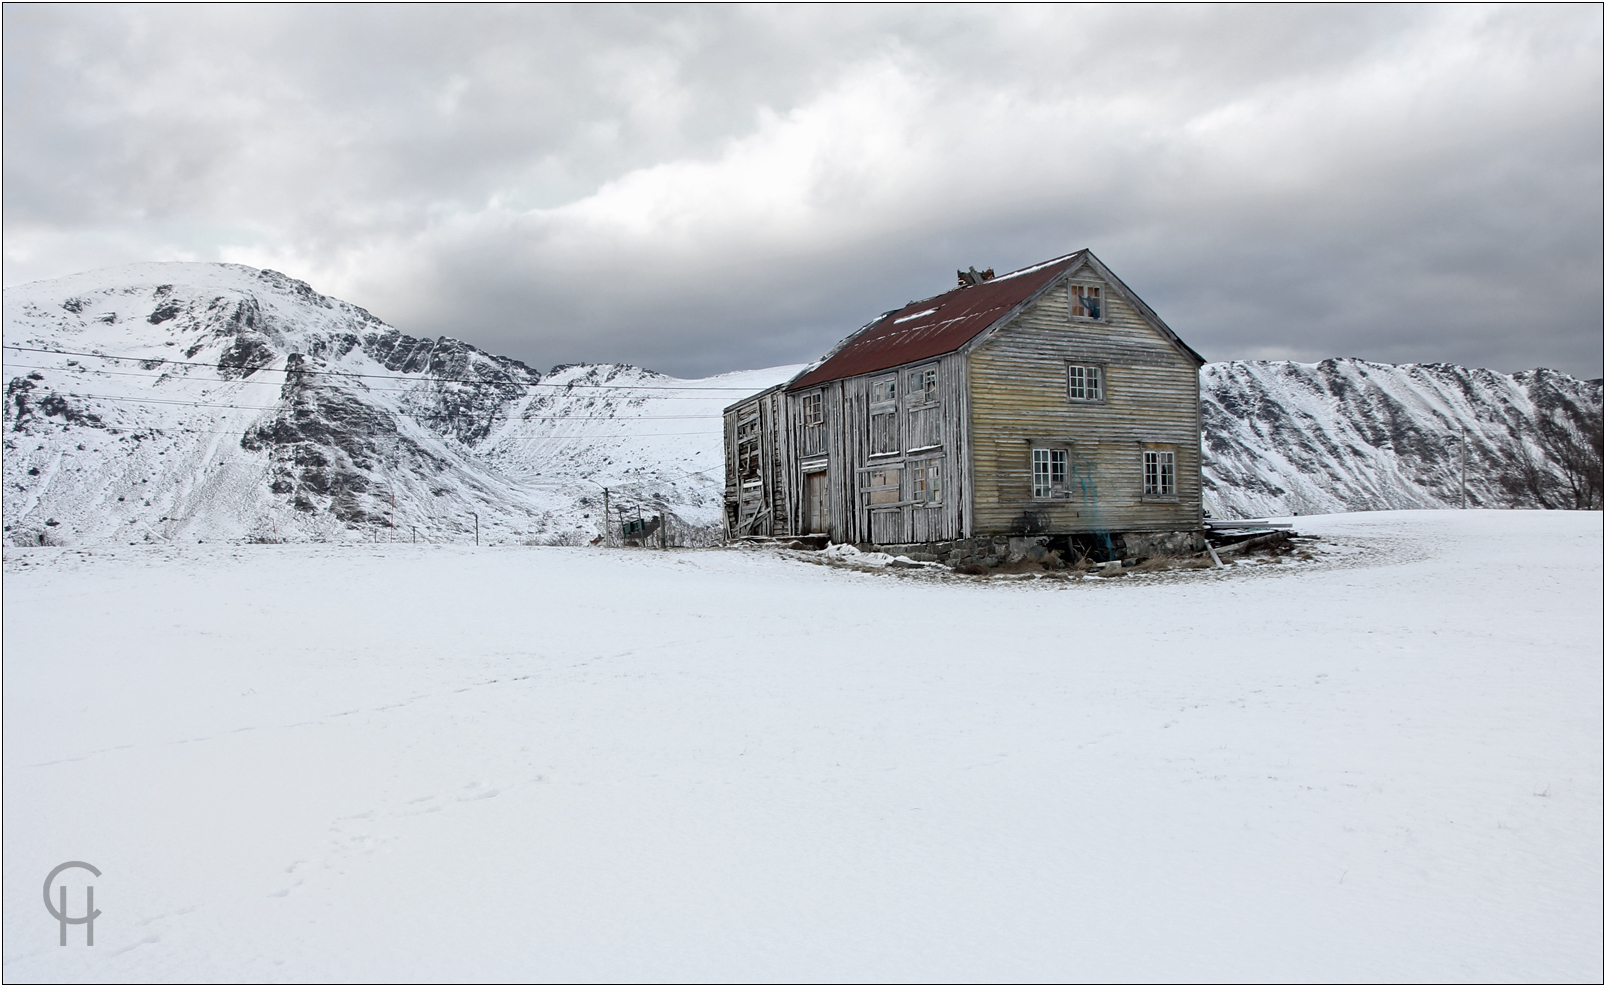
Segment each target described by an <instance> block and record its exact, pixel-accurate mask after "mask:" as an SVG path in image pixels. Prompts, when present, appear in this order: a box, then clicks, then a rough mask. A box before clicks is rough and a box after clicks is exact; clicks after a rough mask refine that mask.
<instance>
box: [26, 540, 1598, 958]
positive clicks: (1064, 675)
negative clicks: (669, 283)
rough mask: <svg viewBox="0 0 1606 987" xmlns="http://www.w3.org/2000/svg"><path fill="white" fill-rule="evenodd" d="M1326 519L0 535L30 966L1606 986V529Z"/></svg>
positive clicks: (27, 956) (27, 954)
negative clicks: (842, 547)
mask: <svg viewBox="0 0 1606 987" xmlns="http://www.w3.org/2000/svg"><path fill="white" fill-rule="evenodd" d="M1297 520H1298V525H1299V528H1300V530H1301V531H1302V532H1305V533H1314V534H1320V535H1322V536H1323V537H1324V538H1325V539H1326V540H1328V541H1329V542H1330V543H1332V544H1333V545H1334V549H1333V555H1332V557H1333V558H1335V559H1343V560H1346V561H1343V562H1334V563H1331V564H1326V565H1314V566H1264V567H1260V568H1258V569H1253V570H1251V569H1249V568H1240V569H1235V570H1233V571H1230V572H1226V573H1221V572H1211V571H1201V572H1198V573H1181V574H1177V573H1173V574H1169V575H1168V576H1166V577H1164V578H1154V579H1151V578H1146V577H1143V576H1131V577H1127V578H1125V579H1121V580H1113V581H1103V580H1096V579H1089V580H1083V581H1080V582H1073V583H1058V582H1056V583H1047V582H1041V583H1029V582H1005V581H1003V580H985V581H970V580H963V579H959V578H957V577H956V578H954V579H952V580H934V579H931V578H929V577H925V576H919V575H914V576H906V575H898V574H891V573H857V572H848V571H843V570H840V569H832V568H826V567H822V566H813V565H803V564H798V563H796V562H790V561H787V560H785V559H781V558H777V557H774V556H771V555H767V554H764V553H755V552H723V551H710V552H667V553H659V552H650V551H634V552H632V551H618V550H615V551H602V550H593V549H577V548H570V549H563V548H548V549H538V548H497V549H481V550H479V551H475V550H473V549H471V548H465V547H457V546H416V547H415V546H411V545H394V546H376V545H345V546H333V545H259V546H232V547H227V546H212V545H200V546H187V547H184V548H182V549H178V548H172V547H161V548H145V547H140V548H114V549H105V550H102V549H94V550H73V549H22V550H19V549H12V548H7V549H6V550H5V552H6V554H5V590H6V592H5V597H4V616H5V624H4V627H5V641H4V643H5V646H6V661H5V665H4V714H5V715H4V742H5V743H4V769H5V771H4V797H5V809H6V811H5V821H4V850H5V856H4V873H3V889H4V892H3V893H4V945H5V966H4V973H5V978H6V979H7V980H9V981H21V980H126V979H177V980H195V979H219V980H241V979H262V980H314V979H336V980H339V979H360V980H384V979H400V980H427V979H445V980H453V981H461V980H472V979H487V980H497V979H535V980H569V979H579V980H606V979H667V980H697V979H716V980H724V981H731V980H777V979H780V980H853V979H871V980H922V979H930V980H935V979H944V980H953V979H958V980H977V979H981V980H1010V979H1026V980H1044V979H1058V980H1064V979H1072V980H1101V979H1117V980H1144V979H1158V980H1178V979H1186V980H1236V979H1248V980H1391V979H1400V980H1429V979H1432V980H1561V981H1571V980H1589V979H1598V978H1599V977H1600V976H1601V973H1602V934H1601V928H1602V894H1601V878H1602V854H1601V831H1602V809H1601V805H1602V763H1601V735H1602V700H1601V695H1602V665H1601V643H1602V629H1601V621H1602V606H1601V589H1602V573H1601V555H1602V537H1601V517H1600V515H1599V514H1572V513H1568V514H1560V513H1556V514H1550V513H1529V512H1400V513H1382V514H1369V515H1344V516H1332V517H1321V518H1299V519H1297ZM70 859H78V860H87V861H90V862H92V863H94V864H95V865H97V866H98V867H100V868H101V869H102V871H103V872H104V874H103V876H102V877H101V878H98V879H96V904H97V906H98V907H99V908H101V909H102V911H103V913H104V914H103V915H102V917H101V918H100V919H99V920H98V921H97V924H96V945H95V946H94V947H85V946H84V945H83V938H82V933H83V928H82V926H77V927H74V928H72V929H71V930H70V932H69V943H70V944H69V946H68V947H66V948H63V947H60V946H59V945H58V944H57V942H58V939H57V937H58V931H59V930H58V926H57V924H56V922H55V921H54V920H53V919H52V918H51V917H50V916H49V915H48V914H47V913H46V912H45V909H44V907H43V902H42V901H41V900H40V888H41V882H42V881H43V878H44V875H45V874H46V873H47V872H48V871H49V870H50V868H51V867H53V866H54V865H56V864H57V863H60V862H61V861H63V860H70ZM74 893H75V894H77V893H78V892H76V891H75V892H74ZM74 900H75V902H81V898H75V899H74ZM74 907H81V905H77V904H75V906H74Z"/></svg>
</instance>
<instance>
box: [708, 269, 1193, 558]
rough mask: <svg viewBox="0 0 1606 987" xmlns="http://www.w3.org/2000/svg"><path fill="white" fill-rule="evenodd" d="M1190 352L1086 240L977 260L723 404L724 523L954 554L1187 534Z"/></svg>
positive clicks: (1184, 543) (1120, 543)
mask: <svg viewBox="0 0 1606 987" xmlns="http://www.w3.org/2000/svg"><path fill="white" fill-rule="evenodd" d="M1203 363H1204V359H1203V358H1202V357H1201V356H1199V354H1198V353H1195V352H1194V351H1193V350H1192V349H1191V348H1189V346H1188V345H1187V344H1186V343H1184V342H1183V341H1182V340H1181V339H1179V338H1178V337H1177V335H1176V333H1174V332H1172V331H1171V329H1170V328H1169V327H1168V326H1167V325H1166V324H1165V322H1164V321H1162V320H1161V318H1160V317H1159V316H1158V315H1156V314H1155V313H1154V311H1153V310H1152V309H1150V308H1149V306H1148V305H1146V304H1144V302H1143V300H1142V299H1140V298H1138V296H1137V295H1136V294H1134V293H1133V292H1132V290H1131V289H1130V288H1128V287H1127V286H1126V285H1125V284H1123V283H1122V282H1121V280H1120V279H1119V278H1117V277H1116V276H1115V275H1114V274H1112V273H1111V272H1110V271H1109V269H1108V268H1106V267H1105V266H1104V265H1103V263H1101V262H1100V261H1099V259H1098V258H1097V257H1095V256H1093V253H1092V252H1091V251H1088V250H1081V251H1078V252H1076V253H1073V254H1069V255H1067V256H1064V257H1058V258H1055V259H1054V260H1051V261H1046V262H1044V263H1041V264H1036V265H1033V266H1031V267H1027V268H1024V269H1022V270H1019V271H1015V272H1013V273H1010V274H1004V275H1000V276H997V277H994V276H992V272H991V271H985V272H977V271H976V270H975V269H974V268H971V269H970V270H969V271H966V272H961V273H960V275H959V286H958V287H957V288H955V289H954V290H952V291H949V292H947V293H946V294H942V295H938V296H936V297H934V298H928V299H925V300H923V301H918V302H910V303H909V304H908V305H905V306H903V307H902V308H900V309H895V310H893V311H890V312H887V313H885V314H884V315H882V316H881V317H879V318H877V319H876V320H875V321H873V322H871V323H870V324H869V325H867V326H865V327H864V328H862V329H860V330H859V331H858V332H856V333H854V334H853V335H851V336H849V337H848V338H847V339H845V340H843V341H842V342H841V343H839V344H837V346H836V348H835V349H833V350H832V351H831V352H829V353H827V354H826V355H825V357H824V358H822V359H821V360H820V361H818V362H817V363H815V364H813V365H811V366H809V367H807V368H805V369H804V370H803V372H801V373H799V374H798V375H797V376H796V377H794V378H793V379H791V380H789V381H787V382H786V383H784V384H780V385H777V386H775V387H772V388H770V389H768V390H766V391H763V392H761V393H759V394H756V395H753V396H752V397H749V398H745V399H743V400H741V401H738V402H736V403H735V404H733V405H731V406H730V407H728V408H727V409H725V508H726V522H727V524H728V526H729V529H730V532H731V533H732V534H733V535H745V534H768V535H781V536H790V535H801V534H808V533H822V534H826V535H829V537H830V538H831V540H833V541H837V542H848V543H853V544H857V545H860V546H861V547H864V546H876V547H877V548H881V549H885V550H892V551H896V552H899V553H902V554H908V555H910V556H911V557H914V558H926V559H929V560H934V561H945V562H954V563H959V562H967V561H973V562H983V563H993V562H996V561H998V560H1000V559H1003V558H1006V557H1021V556H1026V557H1031V558H1039V557H1042V556H1043V555H1044V554H1046V553H1047V552H1049V551H1055V550H1059V551H1061V552H1062V553H1063V552H1065V551H1067V550H1075V551H1077V552H1082V553H1090V554H1092V555H1093V556H1094V557H1096V558H1110V557H1115V556H1124V555H1131V554H1143V555H1152V554H1161V553H1165V552H1175V551H1191V550H1198V549H1200V548H1202V547H1203V536H1202V534H1201V531H1202V524H1201V501H1200V472H1199V469H1200V462H1199V459H1200V448H1199V373H1198V371H1199V367H1200V366H1201V365H1203Z"/></svg>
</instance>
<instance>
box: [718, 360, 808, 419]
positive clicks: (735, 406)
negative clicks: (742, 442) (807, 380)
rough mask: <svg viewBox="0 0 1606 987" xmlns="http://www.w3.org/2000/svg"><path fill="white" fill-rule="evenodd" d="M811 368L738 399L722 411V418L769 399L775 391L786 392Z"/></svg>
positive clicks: (805, 368)
mask: <svg viewBox="0 0 1606 987" xmlns="http://www.w3.org/2000/svg"><path fill="white" fill-rule="evenodd" d="M812 366H814V364H809V367H812ZM809 367H804V368H803V369H802V370H799V371H798V372H797V373H795V374H793V375H792V376H790V377H788V378H786V379H785V380H783V381H781V382H780V383H778V384H771V385H770V386H768V387H766V388H764V389H763V390H762V391H754V392H753V393H751V394H749V395H748V396H747V397H745V398H738V399H737V400H735V401H732V402H731V403H730V404H727V405H726V406H725V407H724V408H723V409H722V410H721V411H720V416H721V417H723V416H725V415H728V414H730V413H731V412H733V411H736V410H738V409H740V408H741V407H742V406H743V405H746V404H752V403H753V402H754V401H757V400H758V399H759V398H762V397H768V396H769V395H770V394H771V393H773V392H775V391H780V390H785V389H786V388H787V386H788V385H790V384H791V383H792V381H794V380H797V379H798V378H799V377H801V376H802V375H803V374H806V373H808V371H809Z"/></svg>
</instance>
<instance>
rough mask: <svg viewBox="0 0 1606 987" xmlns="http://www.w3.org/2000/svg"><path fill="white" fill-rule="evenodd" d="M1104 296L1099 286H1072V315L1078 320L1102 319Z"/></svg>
mask: <svg viewBox="0 0 1606 987" xmlns="http://www.w3.org/2000/svg"><path fill="white" fill-rule="evenodd" d="M1102 296H1103V292H1101V291H1100V290H1099V287H1098V286H1097V285H1091V284H1073V285H1071V315H1073V316H1075V317H1076V318H1078V319H1098V318H1102V317H1103V313H1104V299H1103V297H1102Z"/></svg>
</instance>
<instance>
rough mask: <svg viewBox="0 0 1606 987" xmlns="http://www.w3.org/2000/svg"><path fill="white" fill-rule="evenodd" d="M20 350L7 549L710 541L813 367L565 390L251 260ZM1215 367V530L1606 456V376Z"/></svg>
mask: <svg viewBox="0 0 1606 987" xmlns="http://www.w3.org/2000/svg"><path fill="white" fill-rule="evenodd" d="M4 336H5V343H6V346H7V347H8V348H7V349H6V351H5V376H6V407H5V425H4V428H5V442H4V465H5V495H4V499H3V503H4V515H5V532H6V540H7V541H8V542H9V543H11V544H34V545H37V544H41V542H43V543H48V544H81V543H93V542H99V541H120V542H129V541H134V542H138V541H189V540H255V541H307V540H357V541H361V540H372V539H375V538H389V537H391V536H392V532H394V536H395V537H398V538H404V539H410V538H413V537H415V536H416V537H418V538H419V539H420V540H429V541H445V540H449V541H465V540H469V539H472V538H473V537H474V531H475V526H476V516H477V523H478V527H479V531H480V536H481V539H482V541H485V542H487V543H510V542H511V543H517V542H540V541H553V540H558V541H573V540H577V539H580V538H590V537H592V536H593V535H595V534H596V532H597V531H598V530H599V527H600V519H601V502H600V501H601V492H602V489H601V488H602V486H603V485H606V486H608V487H609V488H610V489H611V490H612V491H613V495H612V496H613V501H612V502H613V504H614V505H616V506H617V505H620V504H623V505H625V506H627V507H629V508H631V509H632V510H640V511H641V512H643V513H650V512H654V511H656V510H658V509H659V508H660V507H664V508H667V509H669V510H671V511H673V512H674V513H675V514H676V515H677V516H679V517H681V518H684V519H686V520H687V521H688V522H690V523H693V524H702V525H707V526H709V527H710V528H712V527H713V526H716V525H717V524H718V522H719V517H720V497H721V496H722V486H723V475H722V469H723V465H722V464H723V456H722V447H721V443H722V437H721V429H720V418H719V415H720V410H721V409H722V408H723V407H724V406H726V405H727V404H730V403H731V402H733V401H735V400H737V399H739V398H740V397H742V396H744V395H746V394H749V393H753V392H755V391H758V390H761V389H763V388H765V387H768V386H770V385H771V384H774V383H777V382H779V381H781V380H785V379H787V378H788V377H790V376H792V375H793V374H794V373H795V372H796V371H797V370H798V369H799V368H798V367H775V368H771V369H768V370H754V371H746V372H742V373H733V374H724V375H721V376H718V377H710V378H707V379H703V380H677V379H675V378H671V377H665V376H663V375H661V374H656V373H653V372H651V371H648V370H642V369H640V368H638V367H629V366H619V365H576V366H568V367H562V368H554V369H553V370H552V371H550V372H548V373H545V374H543V373H540V372H538V371H537V370H534V369H532V368H530V367H527V366H525V365H524V364H522V363H519V362H518V361H516V360H510V359H507V358H506V357H499V356H495V355H492V354H489V353H486V352H484V351H482V350H480V349H477V348H476V347H474V346H471V345H469V344H467V343H464V342H461V341H459V340H455V339H449V338H446V337H442V338H439V339H419V338H415V337H412V336H408V335H406V334H404V333H402V332H400V331H399V330H397V329H396V328H394V327H392V326H389V325H387V324H385V323H384V322H382V321H381V320H379V319H377V318H375V317H374V316H373V315H371V314H369V313H368V312H367V311H365V310H363V309H361V308H358V307H357V306H354V305H350V304H348V303H346V302H342V301H339V300H337V299H333V298H329V297H327V296H325V295H322V294H319V293H318V292H317V291H314V290H313V289H312V288H311V287H309V286H308V285H306V284H305V283H303V282H300V281H297V280H295V279H293V278H289V277H286V276H284V275H282V274H279V273H277V272H274V271H258V270H256V269H254V268H249V267H244V266H241V265H236V264H187V263H175V264H137V265H131V266H128V267H122V268H115V269H110V270H103V271H94V272H89V273H86V274H80V275H74V276H72V277H68V278H60V279H57V280H53V281H44V282H36V283H34V284H28V285H22V286H19V287H16V288H8V289H6V291H5V330H4ZM41 351H48V352H41ZM1202 373H1203V377H1202V383H1203V407H1202V413H1203V420H1204V427H1205V440H1204V442H1205V490H1206V506H1207V508H1208V509H1210V510H1211V511H1212V512H1213V513H1215V514H1216V515H1218V516H1229V515H1236V516H1249V515H1266V514H1288V513H1312V512H1327V511H1350V510H1369V509H1381V508H1402V507H1447V506H1455V505H1456V504H1458V503H1459V502H1460V474H1461V460H1460V458H1459V457H1460V448H1461V445H1460V443H1461V428H1462V426H1463V425H1464V426H1465V427H1466V430H1467V449H1468V465H1467V500H1468V502H1469V504H1471V505H1473V506H1498V507H1504V506H1552V507H1559V506H1569V505H1570V504H1571V503H1572V499H1571V498H1572V491H1571V490H1570V488H1569V487H1568V485H1567V482H1566V478H1567V476H1568V470H1567V469H1566V468H1565V464H1564V463H1563V462H1562V460H1563V459H1565V458H1566V456H1567V454H1568V449H1569V448H1572V447H1580V446H1581V447H1583V448H1585V449H1586V451H1587V449H1588V448H1589V447H1590V443H1589V441H1582V440H1583V439H1584V438H1585V437H1587V436H1590V435H1592V436H1593V440H1592V441H1593V443H1594V444H1593V447H1592V448H1593V449H1594V456H1595V462H1596V463H1597V464H1598V462H1599V441H1600V440H1599V435H1600V431H1599V429H1600V416H1601V383H1600V381H1579V380H1576V379H1574V378H1572V377H1568V376H1567V375H1565V374H1559V373H1554V372H1552V371H1546V370H1536V371H1531V372H1527V373H1520V374H1514V375H1506V374H1499V373H1494V372H1492V371H1487V370H1467V369H1464V368H1461V367H1452V366H1445V365H1438V364H1435V365H1420V366H1399V367H1396V366H1390V365H1387V364H1375V363H1367V362H1365V361H1361V360H1328V361H1325V362H1323V363H1320V364H1315V365H1309V364H1295V363H1275V362H1272V363H1268V362H1234V363H1218V364H1210V365H1208V366H1206V367H1205V368H1204V370H1203V372H1202ZM1591 430H1593V431H1591ZM1569 441H1571V442H1572V446H1569V445H1568V442H1569ZM1596 469H1597V473H1596V476H1597V479H1596V481H1595V482H1596V486H1595V488H1594V490H1595V493H1594V496H1595V497H1596V498H1597V503H1598V497H1599V486H1598V465H1597V467H1596ZM393 520H394V528H392V526H391V525H392V522H393Z"/></svg>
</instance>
